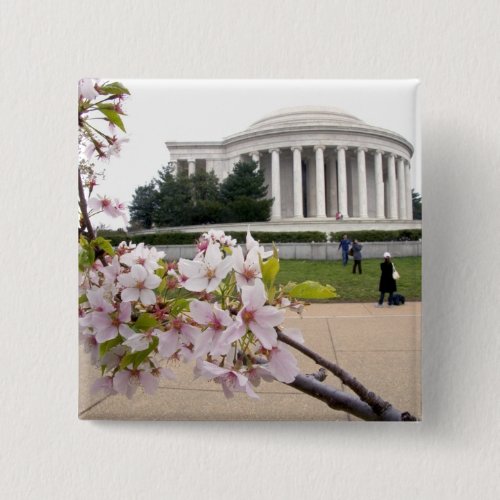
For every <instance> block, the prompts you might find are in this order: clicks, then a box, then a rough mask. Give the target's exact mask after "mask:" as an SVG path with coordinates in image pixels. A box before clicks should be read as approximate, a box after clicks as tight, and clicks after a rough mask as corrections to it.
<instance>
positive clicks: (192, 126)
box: [94, 79, 421, 228]
mask: <svg viewBox="0 0 500 500" xmlns="http://www.w3.org/2000/svg"><path fill="white" fill-rule="evenodd" d="M110 80H113V79H110ZM120 81H121V82H122V83H123V84H124V85H125V86H126V87H127V88H128V89H129V90H130V93H131V96H130V98H129V99H128V100H127V101H126V102H125V105H124V110H125V112H126V113H127V116H125V117H124V123H125V127H126V128H127V136H128V138H129V139H130V142H128V143H126V144H124V146H123V149H122V153H121V155H120V157H119V158H113V159H112V160H111V161H110V162H109V163H108V164H106V165H105V168H106V179H105V180H104V181H102V182H101V183H100V185H99V186H98V187H97V188H96V192H97V193H99V194H102V195H104V194H106V195H108V196H111V197H113V198H118V199H119V200H120V201H124V202H125V203H126V204H127V205H128V204H129V203H130V202H131V201H132V195H133V193H134V191H135V188H136V187H137V186H141V185H143V184H145V183H147V182H149V181H150V180H151V179H152V178H153V177H154V176H156V173H157V172H158V170H159V169H160V168H161V167H162V166H163V165H166V164H167V162H168V161H169V155H168V151H167V148H166V146H165V141H168V140H170V141H172V140H173V141H210V140H212V141H217V140H221V139H222V138H223V137H226V136H228V135H232V134H234V133H237V132H240V131H242V130H244V129H246V128H247V127H248V126H249V125H251V124H252V123H253V122H255V121H257V120H259V119H260V118H262V117H263V116H265V115H267V114H269V113H271V112H273V111H275V110H277V109H280V108H285V107H293V106H307V105H312V106H334V107H336V108H341V109H343V110H345V111H346V112H348V113H350V114H353V115H354V116H356V117H358V118H360V119H361V120H364V121H365V122H367V123H369V124H371V125H376V126H379V127H383V128H386V129H389V130H393V131H395V132H397V133H399V134H401V135H402V136H403V137H405V138H406V139H408V140H409V141H410V142H411V143H412V144H413V145H414V146H415V154H414V157H413V159H412V171H413V187H415V189H416V190H417V191H418V192H421V190H420V186H421V173H420V172H421V165H420V161H421V160H420V158H421V156H420V151H419V149H420V134H419V131H418V124H417V116H416V111H415V109H416V107H415V102H416V100H415V95H416V88H417V81H416V80H120ZM94 223H95V224H98V223H104V224H106V225H107V226H108V227H112V228H118V227H121V226H123V222H122V221H121V220H120V219H111V218H109V217H107V216H104V215H98V216H96V217H95V218H94Z"/></svg>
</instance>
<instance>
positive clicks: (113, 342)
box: [99, 335, 122, 358]
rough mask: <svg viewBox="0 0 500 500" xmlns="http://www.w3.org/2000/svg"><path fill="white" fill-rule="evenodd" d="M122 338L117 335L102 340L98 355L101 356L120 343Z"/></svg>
mask: <svg viewBox="0 0 500 500" xmlns="http://www.w3.org/2000/svg"><path fill="white" fill-rule="evenodd" d="M121 341H122V338H121V337H120V336H119V335H118V337H115V338H114V339H111V340H108V341H106V342H103V343H102V344H101V345H100V346H99V357H100V358H102V357H103V356H104V355H105V354H106V353H107V352H108V351H109V350H110V349H112V348H113V347H115V346H117V345H119V344H121Z"/></svg>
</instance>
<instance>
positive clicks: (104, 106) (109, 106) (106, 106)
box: [97, 98, 115, 111]
mask: <svg viewBox="0 0 500 500" xmlns="http://www.w3.org/2000/svg"><path fill="white" fill-rule="evenodd" d="M108 99H110V98H108ZM97 107H98V108H99V109H112V110H113V111H114V110H115V105H114V104H113V103H112V102H100V103H99V104H97Z"/></svg>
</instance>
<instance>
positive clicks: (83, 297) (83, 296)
mask: <svg viewBox="0 0 500 500" xmlns="http://www.w3.org/2000/svg"><path fill="white" fill-rule="evenodd" d="M87 300H88V299H87V296H86V295H85V294H83V295H80V297H78V304H84V303H85V302H87Z"/></svg>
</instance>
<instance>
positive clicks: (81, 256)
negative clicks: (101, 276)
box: [78, 246, 95, 271]
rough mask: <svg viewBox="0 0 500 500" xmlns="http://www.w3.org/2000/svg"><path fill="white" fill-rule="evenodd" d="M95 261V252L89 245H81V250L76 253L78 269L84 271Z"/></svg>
mask: <svg viewBox="0 0 500 500" xmlns="http://www.w3.org/2000/svg"><path fill="white" fill-rule="evenodd" d="M94 261H95V252H94V249H93V248H92V247H91V246H85V247H82V251H81V252H79V253H78V269H80V271H85V269H86V268H88V267H90V266H91V265H92V264H93V263H94Z"/></svg>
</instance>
